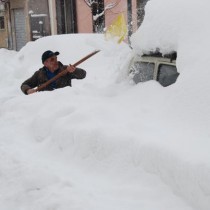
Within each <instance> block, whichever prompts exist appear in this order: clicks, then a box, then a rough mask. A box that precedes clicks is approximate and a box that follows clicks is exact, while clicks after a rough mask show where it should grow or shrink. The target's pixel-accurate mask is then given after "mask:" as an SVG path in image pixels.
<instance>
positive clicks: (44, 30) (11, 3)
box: [0, 0, 147, 51]
mask: <svg viewBox="0 0 210 210" xmlns="http://www.w3.org/2000/svg"><path fill="white" fill-rule="evenodd" d="M146 1H147V0H95V1H91V0H0V48H7V49H13V50H17V51H19V50H20V49H21V48H22V47H23V46H24V45H25V44H26V43H27V42H29V41H34V40H36V39H39V38H41V37H43V36H49V35H55V34H68V33H103V31H104V29H105V28H106V27H108V26H109V25H110V24H111V23H112V21H113V20H114V19H115V18H116V17H117V16H118V15H119V14H122V13H123V14H124V16H125V18H126V20H127V21H128V25H129V26H131V27H129V32H130V34H131V33H132V32H133V31H135V30H136V29H137V27H138V26H139V23H140V22H141V21H142V20H139V18H141V19H142V17H143V16H140V15H139V11H141V10H142V8H143V6H144V5H145V2H146ZM142 11H143V10H142ZM142 14H144V13H142Z"/></svg>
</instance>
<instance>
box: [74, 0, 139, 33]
mask: <svg viewBox="0 0 210 210" xmlns="http://www.w3.org/2000/svg"><path fill="white" fill-rule="evenodd" d="M113 2H116V3H117V5H116V6H115V7H113V8H112V9H109V10H106V12H105V27H108V26H110V25H111V23H112V22H113V20H114V19H115V18H116V17H117V16H118V15H119V14H121V13H123V14H124V16H125V20H126V22H127V1H126V0H104V5H105V6H106V5H108V4H110V3H113ZM76 7H77V24H78V33H92V32H93V27H92V14H91V8H90V7H88V6H87V4H86V3H85V1H84V0H77V5H76ZM136 7H137V4H136V0H132V19H133V21H132V23H133V31H136V29H137V13H136Z"/></svg>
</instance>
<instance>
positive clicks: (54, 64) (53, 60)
mask: <svg viewBox="0 0 210 210" xmlns="http://www.w3.org/2000/svg"><path fill="white" fill-rule="evenodd" d="M44 65H45V66H46V67H47V68H48V69H49V70H50V71H51V72H54V71H55V70H57V69H58V67H59V66H58V61H57V56H55V55H54V56H52V57H50V58H48V59H47V60H46V61H45V62H44Z"/></svg>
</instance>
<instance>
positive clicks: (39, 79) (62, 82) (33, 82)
mask: <svg viewBox="0 0 210 210" xmlns="http://www.w3.org/2000/svg"><path fill="white" fill-rule="evenodd" d="M66 68H67V66H64V65H63V64H62V63H61V62H59V69H58V73H60V72H62V71H63V70H64V69H66ZM85 76H86V71H85V70H83V69H80V68H76V70H75V71H74V72H73V73H67V74H66V75H64V76H62V77H60V78H59V79H57V80H56V81H55V86H54V87H52V85H50V84H49V85H48V86H47V87H46V88H44V89H42V90H41V91H46V90H48V91H51V90H54V89H57V88H63V87H66V86H71V80H72V79H83V78H85ZM48 80H49V79H48V77H47V69H46V68H45V67H42V68H41V69H39V70H38V71H36V72H35V73H34V75H33V76H32V77H30V78H29V79H27V80H26V81H25V82H23V84H22V85H21V90H22V91H23V93H24V94H27V90H28V89H31V88H35V87H39V86H40V85H41V84H43V83H45V82H47V81H48Z"/></svg>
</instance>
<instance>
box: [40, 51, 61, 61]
mask: <svg viewBox="0 0 210 210" xmlns="http://www.w3.org/2000/svg"><path fill="white" fill-rule="evenodd" d="M59 54H60V53H59V52H57V51H56V52H52V51H51V50H47V51H45V52H44V53H43V54H42V63H44V62H45V61H46V60H47V59H48V58H51V57H52V56H54V55H55V56H57V55H59Z"/></svg>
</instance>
